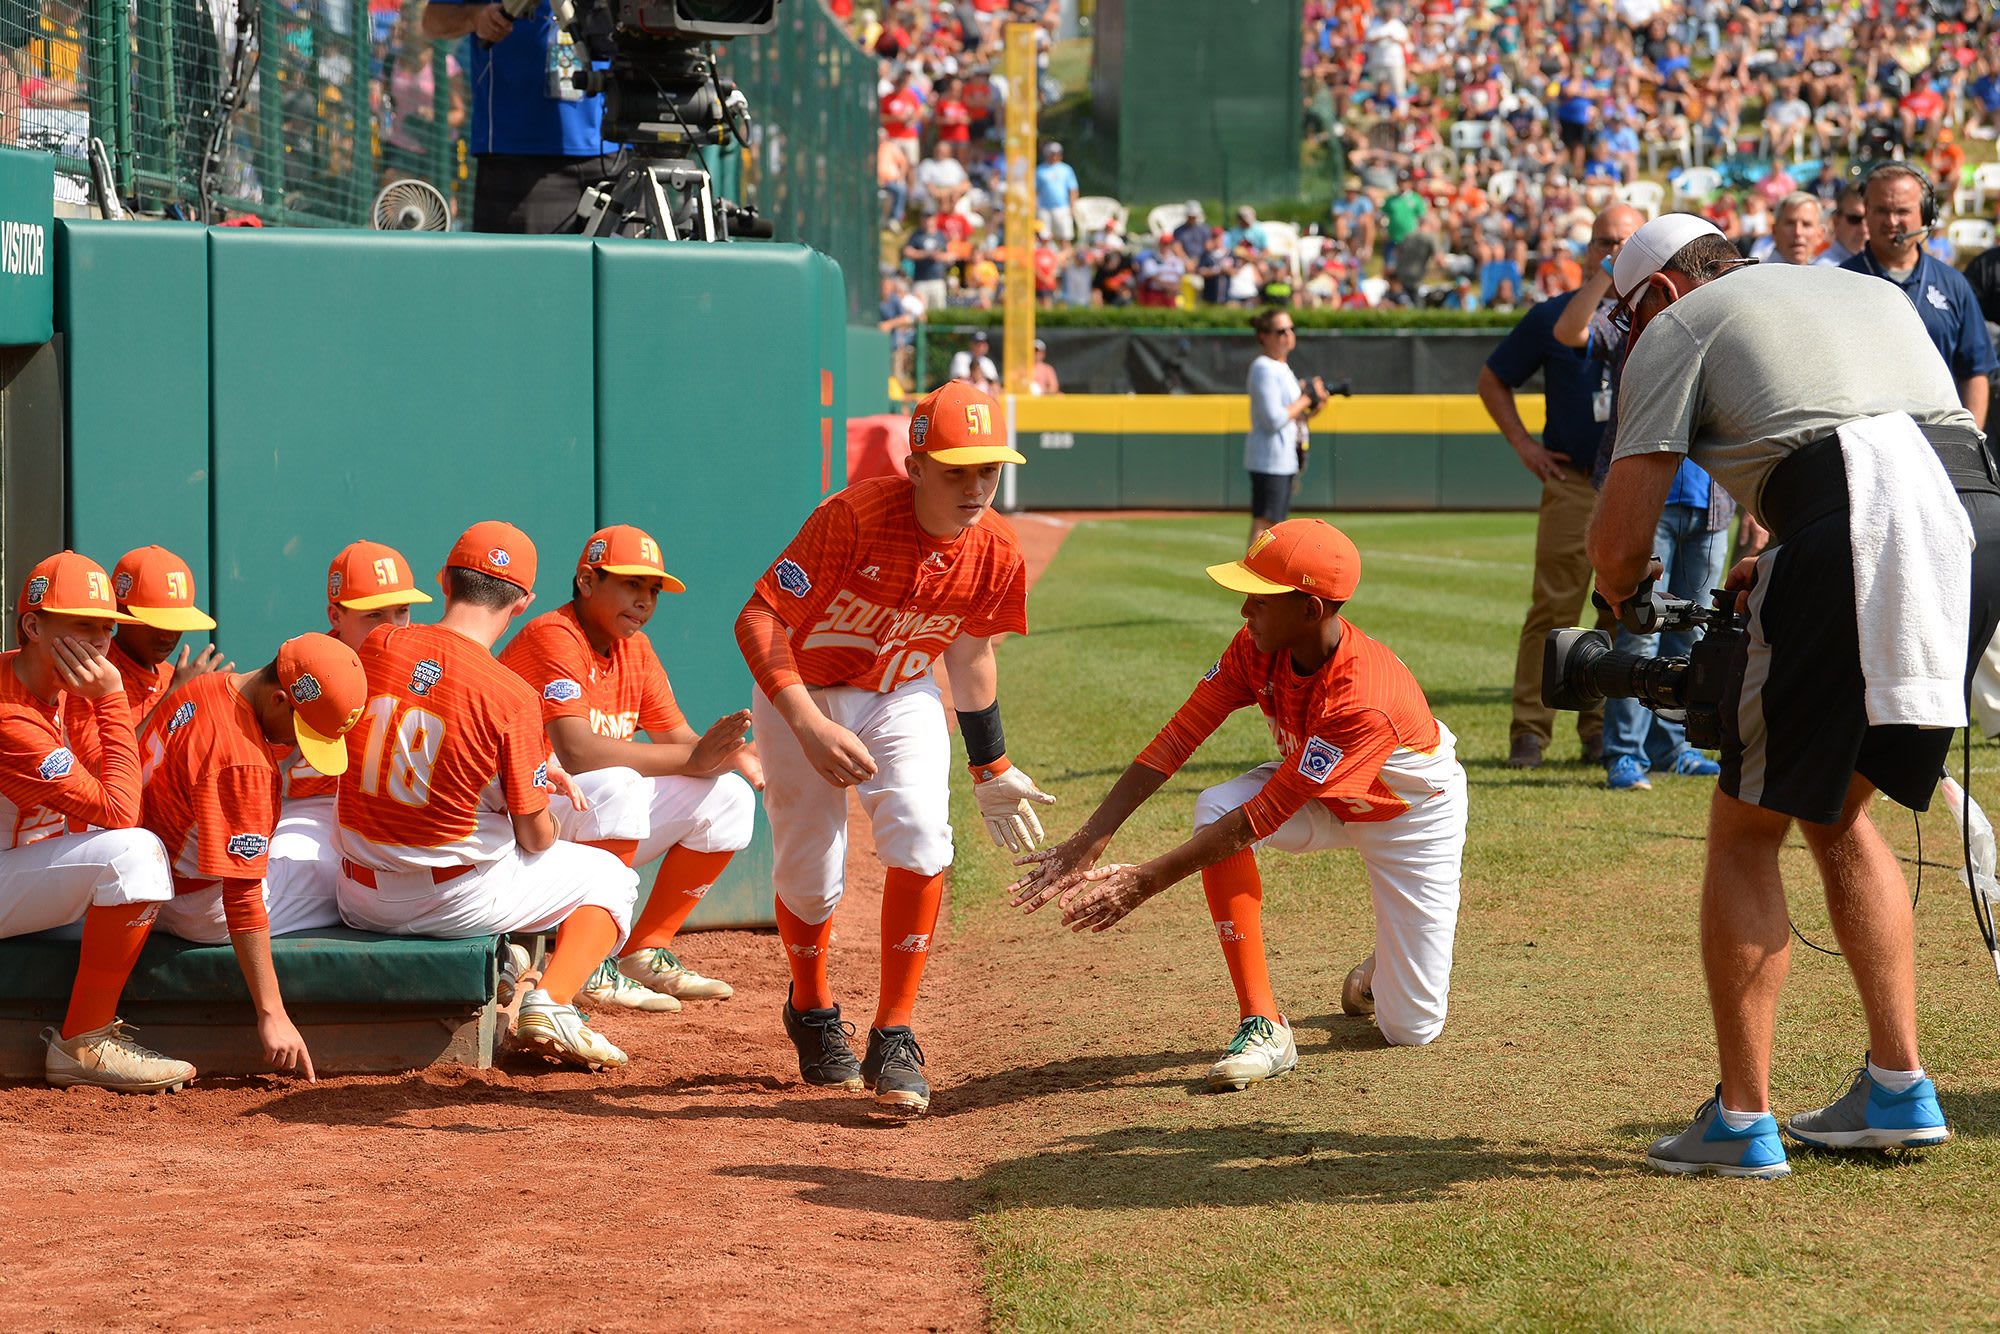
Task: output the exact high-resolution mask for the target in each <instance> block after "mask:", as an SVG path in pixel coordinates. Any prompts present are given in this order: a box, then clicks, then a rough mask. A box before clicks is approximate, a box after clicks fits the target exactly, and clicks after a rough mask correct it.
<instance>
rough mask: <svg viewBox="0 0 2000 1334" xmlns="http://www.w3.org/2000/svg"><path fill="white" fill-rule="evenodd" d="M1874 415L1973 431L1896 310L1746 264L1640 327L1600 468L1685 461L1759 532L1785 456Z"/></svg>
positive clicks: (1927, 350)
mask: <svg viewBox="0 0 2000 1334" xmlns="http://www.w3.org/2000/svg"><path fill="white" fill-rule="evenodd" d="M1885 412H1907V413H1909V414H1910V416H1912V417H1914V418H1915V419H1916V420H1917V421H1918V422H1919V423H1942V422H1951V423H1955V424H1957V425H1960V426H1971V425H1972V424H1973V422H1972V417H1971V415H1970V414H1969V413H1967V412H1966V410H1965V409H1964V408H1963V407H1961V406H1960V405H1959V401H1958V386H1957V385H1955V384H1954V383H1953V382H1952V378H1951V371H1950V370H1949V369H1948V368H1947V367H1946V366H1945V364H1944V358H1943V357H1941V356H1939V355H1938V351H1937V348H1936V346H1935V345H1933V344H1932V342H1931V340H1930V335H1929V334H1928V333H1926V332H1925V330H1924V322H1923V320H1922V319H1920V318H1919V317H1918V315H1917V312H1916V311H1915V310H1914V309H1913V308H1912V307H1911V306H1910V301H1909V298H1908V297H1906V296H1904V295H1903V294H1902V292H1901V291H1900V290H1898V289H1897V287H1896V286H1895V284H1893V283H1885V282H1883V281H1882V280H1881V279H1879V278H1875V279H1871V278H1869V277H1868V275H1866V274H1861V273H1851V272H1848V271H1847V270H1845V269H1829V268H1824V267H1817V266H1800V265H1795V264H1760V265H1758V266H1757V267H1756V268H1752V269H1746V270H1743V271H1740V272H1737V273H1731V274H1726V275H1724V276H1723V277H1722V278H1720V279H1717V280H1716V281H1714V282H1711V283H1706V284H1704V285H1703V286H1701V287H1698V288H1696V289H1695V290H1694V291H1692V292H1690V293H1688V294H1687V295H1686V296H1684V297H1682V298H1681V299H1680V300H1679V301H1676V302H1675V303H1674V304H1673V305H1671V306H1669V307H1668V308H1667V309H1666V310H1664V311H1662V312H1660V314H1658V315H1657V316H1655V317H1654V318H1653V322H1652V323H1651V324H1649V325H1647V326H1646V332H1645V335H1644V336H1643V337H1641V338H1640V339H1639V341H1638V342H1636V343H1634V344H1633V345H1632V354H1631V356H1630V357H1628V358H1627V359H1626V362H1625V371H1624V377H1623V379H1622V381H1621V383H1620V385H1619V392H1618V444H1617V446H1616V448H1615V449H1614V450H1613V452H1612V461H1613V462H1614V463H1615V462H1616V461H1617V460H1619V459H1622V458H1630V457H1631V456H1633V455H1635V454H1653V453H1671V454H1687V455H1689V456H1691V457H1692V458H1693V459H1694V461H1695V462H1696V463H1698V464H1700V465H1701V466H1702V467H1703V468H1705V469H1707V470H1708V475H1709V476H1710V477H1713V478H1714V479H1715V480H1716V481H1717V482H1719V483H1721V485H1722V486H1723V488H1724V489H1725V490H1727V491H1728V492H1729V494H1730V495H1732V496H1734V497H1736V499H1737V501H1738V503H1740V504H1742V505H1744V506H1745V507H1747V508H1748V509H1749V510H1750V512H1751V513H1752V514H1755V515H1756V516H1757V518H1758V519H1759V520H1760V521H1761V520H1763V519H1764V517H1765V515H1764V511H1763V508H1762V505H1761V501H1762V497H1763V491H1764V480H1765V478H1767V477H1769V476H1770V473H1771V469H1773V468H1775V467H1776V466H1777V465H1778V464H1779V462H1780V461H1782V460H1783V459H1784V458H1785V456H1786V455H1788V454H1790V453H1792V452H1793V451H1794V450H1797V449H1799V448H1801V447H1803V446H1805V445H1808V444H1811V443H1812V442H1813V441H1814V440H1817V439H1819V438H1820V437H1821V436H1825V435H1830V434H1832V432H1833V431H1835V430H1836V429H1838V428H1839V427H1841V426H1843V425H1845V424H1846V423H1848V422H1851V421H1857V420H1859V419H1861V418H1864V417H1876V416H1880V415H1881V414H1882V413H1885Z"/></svg>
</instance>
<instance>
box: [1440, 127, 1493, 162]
mask: <svg viewBox="0 0 2000 1334" xmlns="http://www.w3.org/2000/svg"><path fill="white" fill-rule="evenodd" d="M1503 123H1504V122H1502V121H1494V120H1459V121H1453V122H1452V126H1451V151H1452V152H1453V153H1455V154H1463V155H1464V156H1465V157H1466V158H1474V157H1477V156H1479V154H1480V153H1481V152H1483V151H1485V150H1486V149H1488V148H1495V147H1498V146H1499V143H1500V136H1499V133H1498V131H1497V130H1496V129H1495V127H1496V126H1498V125H1501V124H1503Z"/></svg>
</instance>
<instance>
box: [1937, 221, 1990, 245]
mask: <svg viewBox="0 0 2000 1334" xmlns="http://www.w3.org/2000/svg"><path fill="white" fill-rule="evenodd" d="M1945 235H1946V236H1947V237H1949V238H1950V239H1951V248H1952V249H1953V250H1956V251H1958V252H1960V253H1961V254H1962V253H1964V252H1965V251H1968V250H1973V251H1978V250H1991V249H1992V248H1993V224H1992V223H1990V222H1988V221H1987V220H1986V219H1984V218H1954V219H1952V222H1951V225H1950V226H1949V227H1947V228H1946V229H1945Z"/></svg>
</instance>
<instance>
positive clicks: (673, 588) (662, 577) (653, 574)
mask: <svg viewBox="0 0 2000 1334" xmlns="http://www.w3.org/2000/svg"><path fill="white" fill-rule="evenodd" d="M597 568H598V569H600V570H602V571H604V572H605V573H606V574H630V575H636V576H638V577H639V578H641V579H657V580H659V581H660V587H661V588H663V589H665V590H666V591H667V592H669V593H685V592H687V591H688V586H687V585H686V584H684V583H682V582H681V581H680V580H678V579H676V578H674V577H673V576H672V575H671V574H668V573H667V572H666V571H665V570H663V569H661V568H660V567H659V566H657V565H600V566H598V567H597Z"/></svg>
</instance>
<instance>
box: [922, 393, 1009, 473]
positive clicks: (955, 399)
mask: <svg viewBox="0 0 2000 1334" xmlns="http://www.w3.org/2000/svg"><path fill="white" fill-rule="evenodd" d="M910 452H911V453H912V454H921V455H922V456H923V457H925V458H927V459H936V460H937V461H938V462H939V463H943V464H946V465H948V466H950V467H954V468H956V467H959V466H962V465H965V464H972V463H1026V462H1027V461H1028V460H1027V459H1025V458H1023V457H1022V456H1021V455H1020V454H1019V453H1017V452H1015V451H1014V450H1013V449H1011V448H1009V447H1008V444H1007V418H1006V414H1005V413H1003V412H1002V411H1001V410H1000V405H999V404H998V403H995V402H994V401H993V400H992V399H991V398H990V397H988V396H987V395H985V394H982V393H980V392H979V391H978V390H977V389H974V388H973V387H972V386H971V385H969V384H967V383H966V382H965V381H963V380H953V381H951V382H949V383H948V384H944V385H941V386H939V387H938V388H936V389H933V390H931V392H930V393H928V394H925V395H924V396H923V398H922V399H921V400H920V401H919V402H918V403H917V411H916V414H915V415H914V416H912V417H911V418H910Z"/></svg>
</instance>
